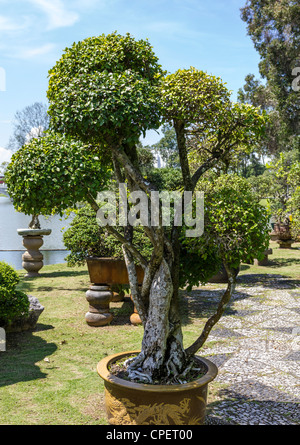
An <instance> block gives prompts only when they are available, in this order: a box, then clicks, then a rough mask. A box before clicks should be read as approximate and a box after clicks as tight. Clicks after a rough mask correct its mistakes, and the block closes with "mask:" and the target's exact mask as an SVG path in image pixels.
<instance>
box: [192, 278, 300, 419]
mask: <svg viewBox="0 0 300 445" xmlns="http://www.w3.org/2000/svg"><path fill="white" fill-rule="evenodd" d="M257 279H259V277H257ZM221 292H222V290H220V289H216V288H214V290H203V291H202V290H201V288H200V289H199V290H198V291H197V293H198V295H197V299H199V297H200V303H199V304H200V305H201V304H202V306H203V307H206V308H209V306H210V305H212V304H215V303H216V301H218V299H219V296H220V293H221ZM195 299H196V298H195ZM198 301H199V300H198ZM202 355H203V356H204V357H207V358H209V359H210V360H211V361H213V362H214V363H215V364H216V365H217V366H218V369H219V373H218V376H217V378H216V379H215V381H214V382H213V383H211V385H218V387H219V388H220V389H219V392H218V400H216V401H214V402H213V403H212V405H211V406H209V411H208V412H209V415H208V416H207V423H208V424H213V423H220V424H226V423H227V424H239V425H256V424H263V425H299V424H300V405H299V402H300V362H299V360H300V281H298V280H288V279H285V278H282V277H276V276H275V277H274V275H271V276H265V277H264V278H261V279H260V280H259V281H256V282H255V280H254V277H253V276H252V277H251V278H250V276H249V282H247V276H243V277H242V280H241V282H238V285H237V287H236V292H235V294H234V297H233V301H232V303H231V304H230V306H229V308H227V310H226V315H225V316H223V317H222V318H221V320H220V321H219V323H218V324H217V325H216V326H215V328H214V330H213V331H212V332H211V334H210V337H209V342H208V346H206V347H205V348H204V349H203V350H202Z"/></svg>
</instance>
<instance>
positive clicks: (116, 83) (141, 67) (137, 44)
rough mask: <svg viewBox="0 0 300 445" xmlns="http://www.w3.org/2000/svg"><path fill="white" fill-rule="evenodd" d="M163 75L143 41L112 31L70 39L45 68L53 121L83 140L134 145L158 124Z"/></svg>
mask: <svg viewBox="0 0 300 445" xmlns="http://www.w3.org/2000/svg"><path fill="white" fill-rule="evenodd" d="M162 75H163V71H162V69H161V66H160V65H159V64H158V59H157V57H156V56H155V55H154V53H153V51H152V48H151V46H150V44H149V42H148V41H147V40H138V41H137V40H135V39H134V38H133V37H131V36H130V34H126V35H125V36H121V35H119V34H116V33H112V34H109V35H107V36H106V35H104V34H102V35H100V36H99V37H91V38H87V39H85V40H83V41H81V42H78V43H74V44H73V45H72V47H71V48H66V49H65V51H64V54H63V56H62V57H61V59H60V60H59V61H58V62H57V63H56V64H55V66H54V67H53V68H52V69H51V70H50V71H49V77H50V80H49V89H48V99H49V101H50V107H49V114H50V116H51V125H52V127H53V128H54V129H55V130H57V131H59V132H67V133H68V134H70V135H73V136H79V137H80V138H82V139H83V140H84V141H89V142H91V141H93V142H94V143H95V142H96V143H98V142H101V143H104V144H111V143H112V141H114V142H115V143H116V142H117V143H119V142H120V141H123V142H124V143H129V144H133V143H137V142H138V139H139V137H140V135H141V133H145V131H146V130H148V129H150V128H158V127H159V126H160V102H159V100H158V92H159V90H158V86H159V83H160V78H161V77H162Z"/></svg>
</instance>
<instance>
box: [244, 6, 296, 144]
mask: <svg viewBox="0 0 300 445" xmlns="http://www.w3.org/2000/svg"><path fill="white" fill-rule="evenodd" d="M242 19H243V20H244V21H245V22H246V23H247V29H248V34H249V35H250V36H251V38H252V40H253V43H254V46H255V49H256V50H257V51H258V52H259V55H260V57H261V62H260V64H259V69H260V73H261V75H262V76H263V77H264V78H265V79H266V80H267V84H268V86H269V87H270V89H271V90H272V93H273V94H274V96H275V97H276V102H277V105H276V108H277V111H278V113H279V114H280V118H281V120H282V121H283V122H285V123H286V124H287V131H288V132H289V133H290V135H292V136H293V135H295V136H296V135H298V134H299V108H300V107H299V95H298V92H297V91H294V90H293V88H292V85H293V81H294V76H293V69H294V68H296V67H298V66H299V53H300V37H299V36H300V5H299V2H297V1H292V0H273V1H266V0H247V2H246V5H245V7H244V8H242Z"/></svg>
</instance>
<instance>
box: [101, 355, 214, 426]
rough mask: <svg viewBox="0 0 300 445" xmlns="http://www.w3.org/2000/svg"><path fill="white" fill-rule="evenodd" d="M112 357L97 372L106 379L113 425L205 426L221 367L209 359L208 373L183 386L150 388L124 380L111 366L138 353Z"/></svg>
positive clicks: (106, 397)
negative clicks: (209, 392)
mask: <svg viewBox="0 0 300 445" xmlns="http://www.w3.org/2000/svg"><path fill="white" fill-rule="evenodd" d="M138 352H139V351H133V352H124V353H119V354H114V355H110V356H108V357H106V358H104V359H103V360H101V361H100V362H99V363H98V366H97V371H98V374H99V375H100V377H101V378H102V379H103V380H104V385H105V409H106V415H107V417H108V421H109V423H110V424H111V425H203V424H204V421H205V412H206V403H207V390H208V384H209V382H211V381H212V380H213V379H214V378H215V377H216V375H217V373H218V370H217V367H216V366H215V365H214V364H213V363H212V362H210V361H209V360H207V359H204V358H202V357H201V358H200V357H195V358H196V359H197V360H198V361H201V362H202V363H204V365H205V367H206V368H207V373H206V374H205V375H204V376H203V377H201V378H199V379H198V380H195V381H193V382H190V383H185V384H182V385H149V384H142V383H135V382H131V381H127V380H123V379H120V378H118V377H116V376H115V375H112V374H111V373H110V371H109V367H110V366H111V365H112V364H113V363H115V362H116V361H118V360H120V359H123V358H126V357H128V356H130V355H132V354H134V353H136V354H137V353H138Z"/></svg>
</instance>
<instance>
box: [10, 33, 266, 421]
mask: <svg viewBox="0 0 300 445" xmlns="http://www.w3.org/2000/svg"><path fill="white" fill-rule="evenodd" d="M49 78H50V80H49V89H48V99H49V102H50V106H49V114H50V116H51V131H55V132H56V133H55V134H56V136H55V134H54V138H55V137H64V138H73V139H74V140H75V141H77V143H80V144H82V143H83V142H84V143H85V144H87V145H88V146H86V150H85V156H86V157H87V156H88V155H87V153H89V154H93V155H96V156H97V157H99V158H102V159H103V162H102V164H101V167H102V168H104V167H105V165H106V166H109V165H112V167H113V171H114V174H115V178H116V181H117V185H119V186H120V185H121V184H127V187H128V190H129V192H130V194H132V193H134V192H138V196H139V198H136V199H133V200H131V201H130V202H129V203H128V210H129V212H128V213H127V212H124V213H123V216H124V215H125V216H128V219H127V221H126V218H125V222H124V218H121V219H122V221H121V222H120V223H119V225H120V226H121V227H122V228H123V231H122V233H120V232H119V231H118V230H117V229H116V227H115V226H114V225H113V224H107V225H106V230H107V232H109V233H110V234H112V235H113V236H114V237H115V239H116V240H117V241H119V242H121V244H122V251H123V255H124V259H125V263H126V267H127V273H128V278H129V283H130V290H131V294H132V297H133V301H134V304H135V306H136V309H137V311H138V313H139V315H140V317H141V320H142V324H143V328H144V336H143V341H142V344H141V350H140V351H138V352H135V353H134V354H133V357H132V354H131V353H130V352H129V351H123V352H120V354H117V355H115V356H113V357H107V358H106V359H105V360H104V361H102V362H101V363H100V364H99V366H98V371H99V374H100V375H101V377H102V378H103V379H104V383H105V387H106V409H107V414H108V418H109V422H110V423H115V424H116V423H122V424H126V423H127V424H137V423H138V424H149V423H153V422H155V423H156V424H157V425H159V424H165V423H168V422H169V423H170V424H178V425H179V424H191V423H196V424H202V423H203V422H204V416H205V405H206V394H207V385H208V383H209V382H210V381H211V380H213V379H214V378H215V376H216V374H217V369H216V367H215V365H214V364H213V363H211V362H210V361H208V360H206V359H205V358H200V357H198V356H197V355H196V354H197V351H198V348H197V347H195V346H194V347H192V348H191V349H190V348H185V347H184V345H183V334H182V327H181V315H180V310H179V306H178V298H179V285H180V261H181V260H180V250H181V245H182V242H181V240H182V236H183V233H184V226H183V225H180V224H178V219H177V218H173V220H172V219H171V220H170V224H167V225H166V224H164V218H163V213H162V209H163V206H162V205H161V204H162V199H161V198H160V196H159V195H158V197H159V199H158V201H157V199H156V198H157V194H156V193H155V192H158V190H157V189H156V188H155V186H154V185H153V184H152V183H151V182H150V181H149V178H147V177H145V175H143V173H142V170H141V166H140V162H139V157H138V150H137V144H138V142H139V138H140V136H141V135H142V134H144V133H145V132H146V130H149V129H157V128H159V127H160V125H161V124H162V122H163V121H165V122H168V123H170V124H171V125H172V126H173V127H174V129H175V132H176V140H177V146H178V154H179V162H180V170H181V173H182V180H183V188H182V189H181V194H180V199H181V200H183V201H184V199H185V197H187V200H186V201H184V202H186V204H187V205H186V207H187V208H188V209H189V210H186V209H185V210H186V211H184V215H183V216H184V220H185V222H186V225H187V226H190V227H193V226H195V225H196V226H197V224H198V222H199V220H198V219H197V218H196V219H193V217H192V214H191V210H192V200H191V199H189V198H190V197H193V195H194V196H196V198H197V196H198V195H197V194H196V188H197V184H198V182H199V180H200V178H201V177H202V176H203V174H204V173H205V172H206V171H208V170H209V169H212V168H214V167H215V166H216V165H217V164H218V162H220V160H221V159H222V158H223V157H224V156H226V154H228V153H229V152H230V151H232V150H236V149H238V148H239V149H240V147H241V146H245V147H251V146H252V145H253V144H254V143H255V142H256V141H257V140H258V139H259V137H260V135H261V134H262V132H263V128H264V125H265V121H266V117H265V115H264V114H263V113H261V112H260V110H257V109H255V108H254V107H252V106H249V105H246V104H235V103H232V102H231V100H230V93H229V91H228V90H227V88H226V86H225V85H224V83H223V82H222V81H221V79H219V78H216V77H214V76H211V75H208V74H207V73H205V72H203V71H199V70H197V69H195V68H191V69H188V70H178V71H177V72H176V73H174V74H171V75H166V73H165V72H164V71H163V70H162V68H161V66H160V65H159V63H158V59H157V57H156V56H155V54H154V53H153V50H152V48H151V46H150V44H149V42H148V41H145V40H135V39H134V38H133V37H132V36H131V35H129V34H126V35H125V36H121V35H118V34H117V33H113V34H110V35H107V36H106V35H101V36H99V37H93V38H88V39H85V40H84V41H82V42H79V43H78V44H76V43H74V45H73V46H72V47H71V48H67V49H66V50H65V52H64V55H63V57H62V58H61V59H60V60H59V61H58V62H57V63H56V65H55V66H54V67H53V68H52V69H51V70H50V72H49ZM62 133H63V134H64V136H57V135H61V134H62ZM191 134H193V135H194V136H195V137H197V140H198V145H197V150H198V151H199V152H201V153H202V155H203V156H201V158H202V161H201V163H199V165H198V166H197V168H196V169H195V171H194V172H192V171H191V169H190V165H189V159H188V150H189V148H188V140H189V135H191ZM43 139H44V140H45V138H43ZM82 141H83V142H82ZM35 144H40V142H39V141H36V142H35ZM48 144H49V145H50V146H52V147H53V146H55V142H54V143H53V142H52V141H51V135H50V134H49V139H48ZM56 149H57V150H60V147H59V145H58V144H56ZM26 150H30V147H27V148H26V149H25V151H26ZM13 161H14V159H13ZM70 164H72V162H71V156H69V158H68V165H70ZM34 165H35V166H34V168H37V167H36V163H35V164H34ZM15 168H16V166H15ZM28 168H29V170H30V169H31V170H32V169H34V168H33V167H32V166H30V167H28ZM8 169H9V167H8ZM55 173H56V172H55V171H54V172H53V174H52V176H51V177H52V178H53V177H56V174H55ZM25 176H26V173H25ZM34 176H35V177H36V176H37V175H36V173H35V175H34ZM42 176H43V175H42ZM99 177H101V175H100V174H99V175H98V178H99ZM40 180H42V179H41V178H40ZM29 185H30V184H29ZM11 186H12V188H13V185H12V184H11ZM60 187H61V184H60ZM31 190H32V189H31ZM66 190H67V188H66V187H64V194H63V195H64V196H65V194H66ZM97 190H99V188H97ZM81 192H82V193H81V194H82V195H84V191H83V189H82V190H81ZM29 193H30V192H29ZM152 193H153V194H152ZM60 195H61V198H62V193H60ZM15 196H16V199H15V198H14V203H15V205H17V204H18V203H20V202H22V200H20V199H18V193H15ZM48 196H49V192H48ZM135 196H137V195H135ZM152 196H154V197H155V199H156V201H155V202H156V203H157V202H158V205H157V206H154V208H153V207H152V206H151V205H150V200H151V198H152ZM95 198H96V197H95V196H92V195H91V193H88V191H87V193H86V194H85V198H84V199H85V200H86V201H87V202H89V203H90V205H91V206H92V208H93V210H94V211H95V216H96V214H97V216H98V214H99V210H100V211H101V209H102V207H101V206H100V205H99V202H97V200H96V199H95ZM131 198H132V196H131ZM102 199H103V197H102ZM139 200H140V203H141V202H143V203H144V204H145V202H147V205H146V206H144V207H143V211H142V208H141V207H139V210H137V207H136V206H138V201H139ZM143 200H144V201H143ZM100 201H101V199H100ZM103 201H104V199H103ZM125 201H126V200H125ZM183 201H181V202H183ZM61 203H63V200H62V199H61ZM35 204H36V199H33V206H35ZM66 204H67V203H64V205H66ZM148 204H149V206H148ZM62 207H63V204H61V205H60V208H62ZM132 207H133V213H134V212H135V216H136V218H135V221H137V220H139V224H140V225H141V227H142V228H143V231H144V234H145V236H147V238H148V239H149V241H150V243H151V246H152V251H151V257H150V259H149V260H148V259H147V258H145V257H144V256H143V255H142V253H141V251H140V249H139V248H138V247H137V246H135V245H134V243H133V236H134V231H135V228H136V226H135V225H134V224H131V223H130V221H129V220H130V217H132V215H133V214H132ZM200 207H201V206H200ZM197 209H198V205H196V211H197ZM102 210H103V209H102ZM146 210H148V213H147V212H146V214H147V218H144V216H145V214H144V211H146ZM32 213H34V212H32ZM35 213H40V212H39V211H37V209H35ZM100 213H101V212H100ZM152 217H154V223H153V220H152ZM187 220H189V224H188V223H187ZM189 230H196V232H197V234H198V235H199V231H198V227H195V228H194V229H193V228H190V229H189ZM200 232H201V230H200ZM192 233H194V232H192ZM196 236H197V235H196ZM137 263H139V264H140V265H141V267H142V268H143V270H144V278H143V283H142V285H141V286H139V280H138V275H137V269H136V264H137ZM226 267H227V271H228V276H229V281H228V287H227V289H226V290H225V293H226V300H229V299H230V296H231V295H232V293H233V291H234V285H235V277H234V273H233V271H232V268H231V264H230V263H228V264H227V263H226ZM223 310H224V305H222V311H223ZM195 344H196V345H197V344H198V342H197V340H196V341H195ZM129 357H130V359H129V360H127V362H126V365H125V367H126V371H125V374H126V375H124V377H125V378H120V377H118V376H115V375H114V374H113V373H112V368H113V367H114V366H115V365H116V362H118V361H122V360H123V359H124V358H127V359H128V358H129Z"/></svg>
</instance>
